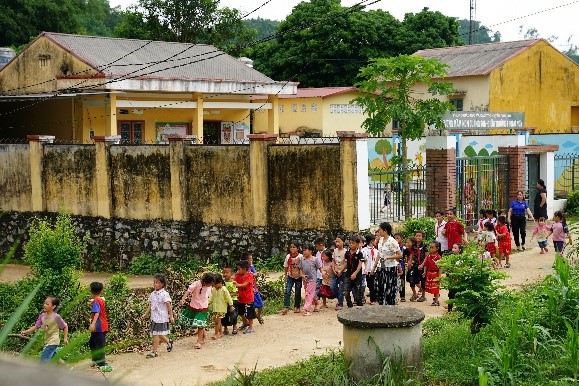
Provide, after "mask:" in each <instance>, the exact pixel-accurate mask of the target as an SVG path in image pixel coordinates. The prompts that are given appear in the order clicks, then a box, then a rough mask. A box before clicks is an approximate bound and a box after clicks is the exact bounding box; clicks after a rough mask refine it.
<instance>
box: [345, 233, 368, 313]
mask: <svg viewBox="0 0 579 386" xmlns="http://www.w3.org/2000/svg"><path fill="white" fill-rule="evenodd" d="M361 243H362V238H361V237H360V236H359V235H352V236H350V240H349V245H350V249H349V250H348V251H346V255H345V257H344V258H345V259H346V271H345V272H344V275H345V277H344V296H345V298H346V304H347V305H348V308H352V307H353V306H354V304H353V303H352V297H351V293H352V292H353V293H354V301H355V302H356V305H357V306H362V305H364V303H363V299H362V297H363V296H364V294H362V265H363V264H364V255H362V252H360V244H361Z"/></svg>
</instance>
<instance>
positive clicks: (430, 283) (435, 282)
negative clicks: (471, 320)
mask: <svg viewBox="0 0 579 386" xmlns="http://www.w3.org/2000/svg"><path fill="white" fill-rule="evenodd" d="M439 260H440V243H439V242H438V241H432V242H430V244H429V246H428V256H426V260H424V263H423V264H422V267H423V268H424V273H423V276H424V277H425V278H426V282H425V287H426V292H428V293H429V294H433V295H434V299H433V301H432V304H431V306H437V307H438V306H440V302H439V297H440V281H439V277H440V274H441V273H442V269H441V268H440V267H439V266H437V265H436V262H437V261H439ZM422 267H420V268H422Z"/></svg>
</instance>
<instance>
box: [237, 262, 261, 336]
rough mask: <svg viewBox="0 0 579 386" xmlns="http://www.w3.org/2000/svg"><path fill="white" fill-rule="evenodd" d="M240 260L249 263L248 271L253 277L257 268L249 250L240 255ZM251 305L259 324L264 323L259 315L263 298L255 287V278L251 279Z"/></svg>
mask: <svg viewBox="0 0 579 386" xmlns="http://www.w3.org/2000/svg"><path fill="white" fill-rule="evenodd" d="M241 260H245V261H247V262H248V263H249V272H251V273H252V274H253V278H254V279H255V275H256V274H257V270H256V269H255V267H254V266H253V254H252V253H251V252H244V253H243V255H242V256H241ZM253 306H254V307H255V311H256V313H257V321H258V322H259V324H263V323H265V320H264V319H263V316H261V313H262V312H263V300H262V299H261V294H260V293H259V288H258V287H257V283H256V282H255V280H254V281H253Z"/></svg>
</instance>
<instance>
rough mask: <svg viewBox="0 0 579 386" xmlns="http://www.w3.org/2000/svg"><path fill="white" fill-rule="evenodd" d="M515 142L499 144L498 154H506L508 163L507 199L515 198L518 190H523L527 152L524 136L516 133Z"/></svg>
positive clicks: (508, 202) (509, 200) (509, 201)
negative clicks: (510, 144)
mask: <svg viewBox="0 0 579 386" xmlns="http://www.w3.org/2000/svg"><path fill="white" fill-rule="evenodd" d="M516 139H517V143H516V144H515V146H499V155H506V156H507V157H508V161H507V162H508V164H509V177H508V181H504V182H506V183H507V189H508V200H507V204H508V205H510V203H511V201H513V200H514V199H516V198H517V192H518V191H519V190H522V191H525V161H526V158H525V155H526V152H527V148H526V146H525V145H526V144H525V137H524V136H522V135H517V137H516Z"/></svg>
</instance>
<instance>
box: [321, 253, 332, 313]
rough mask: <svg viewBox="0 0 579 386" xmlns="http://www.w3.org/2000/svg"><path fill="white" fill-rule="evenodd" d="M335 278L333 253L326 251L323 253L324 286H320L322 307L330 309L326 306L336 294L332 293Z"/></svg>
mask: <svg viewBox="0 0 579 386" xmlns="http://www.w3.org/2000/svg"><path fill="white" fill-rule="evenodd" d="M333 276H334V271H333V270H332V251H330V250H327V249H326V250H325V251H324V252H323V253H322V285H321V286H320V292H319V295H320V298H321V299H322V307H323V308H328V305H327V304H326V300H327V299H333V298H334V293H333V292H332V289H331V285H332V278H333Z"/></svg>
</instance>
